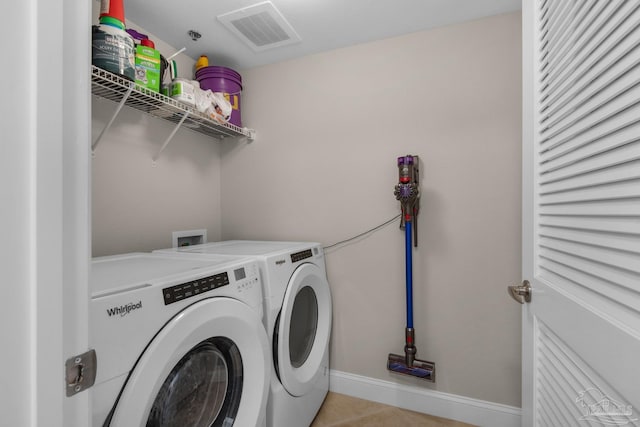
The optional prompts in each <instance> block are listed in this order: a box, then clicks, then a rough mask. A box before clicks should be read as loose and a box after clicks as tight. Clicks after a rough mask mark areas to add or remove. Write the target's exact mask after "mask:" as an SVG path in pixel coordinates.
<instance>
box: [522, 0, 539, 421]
mask: <svg viewBox="0 0 640 427" xmlns="http://www.w3.org/2000/svg"><path fill="white" fill-rule="evenodd" d="M535 4H536V2H535V1H523V2H522V41H523V43H522V90H523V92H522V277H523V278H525V279H526V278H532V277H534V271H533V263H532V262H531V261H530V260H532V259H534V256H535V254H534V248H535V244H534V243H535V242H533V241H532V239H527V238H525V237H526V236H533V235H534V234H533V230H532V227H533V216H534V207H535V206H536V204H535V203H534V199H533V198H534V191H533V176H534V163H535V162H533V158H534V141H533V136H534V130H535V127H534V126H535V125H534V123H535V120H534V116H535V111H536V109H535V108H534V107H535V105H536V104H535V100H534V97H533V95H534V89H533V82H534V72H535V70H536V69H537V67H536V66H535V54H534V46H533V40H534V37H533V36H529V34H533V31H535V25H534V23H535V20H534V19H533V16H534V7H535ZM530 318H531V313H530V310H529V305H528V304H525V305H524V306H523V308H522V324H523V325H527V324H529V323H530V320H529V319H530ZM530 332H532V331H531V329H530V328H524V327H523V328H522V334H523V336H522V367H523V371H522V427H533V425H532V422H531V420H533V414H532V410H533V407H534V399H535V396H534V392H535V390H534V384H535V382H534V378H533V371H528V370H526V369H525V367H526V366H533V356H534V337H533V334H532V333H530Z"/></svg>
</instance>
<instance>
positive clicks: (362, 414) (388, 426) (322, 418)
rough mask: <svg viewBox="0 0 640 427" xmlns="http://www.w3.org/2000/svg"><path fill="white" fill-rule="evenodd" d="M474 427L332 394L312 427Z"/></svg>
mask: <svg viewBox="0 0 640 427" xmlns="http://www.w3.org/2000/svg"><path fill="white" fill-rule="evenodd" d="M400 426H401V427H473V426H472V425H471V424H466V423H462V422H459V421H453V420H448V419H446V418H439V417H433V416H430V415H425V414H420V413H418V412H413V411H407V410H404V409H400V408H396V407H394V406H389V405H384V404H382V403H376V402H371V401H368V400H362V399H357V398H355V397H351V396H345V395H344V394H337V393H332V392H329V394H328V395H327V398H326V399H325V401H324V404H323V405H322V408H320V412H318V415H317V416H316V418H315V420H313V423H312V424H311V427H400Z"/></svg>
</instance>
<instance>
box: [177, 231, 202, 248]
mask: <svg viewBox="0 0 640 427" xmlns="http://www.w3.org/2000/svg"><path fill="white" fill-rule="evenodd" d="M171 235H172V239H171V240H172V242H173V243H172V247H174V248H179V247H182V246H193V245H201V244H203V243H207V230H206V229H204V228H203V229H200V230H185V231H174V232H173V233H171Z"/></svg>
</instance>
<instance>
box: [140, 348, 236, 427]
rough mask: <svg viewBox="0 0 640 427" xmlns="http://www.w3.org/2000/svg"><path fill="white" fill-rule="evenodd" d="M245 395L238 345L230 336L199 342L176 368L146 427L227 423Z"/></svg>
mask: <svg viewBox="0 0 640 427" xmlns="http://www.w3.org/2000/svg"><path fill="white" fill-rule="evenodd" d="M241 395H242V359H241V358H240V353H239V351H238V347H237V346H236V345H235V344H234V343H233V342H232V341H230V340H229V339H227V338H222V337H216V338H212V339H209V340H206V341H203V342H201V343H199V344H198V345H196V346H195V347H194V348H193V349H191V351H189V352H188V353H187V354H186V355H185V356H184V357H183V358H182V359H180V361H179V362H178V364H177V365H176V366H175V367H174V368H173V370H172V371H171V373H170V374H169V376H168V377H167V379H166V380H165V381H164V383H163V385H162V387H161V388H160V391H159V392H158V395H157V397H156V400H155V402H154V403H153V406H152V407H151V412H150V413H149V419H148V420H147V424H146V426H147V427H182V426H193V427H211V426H223V425H225V424H223V422H225V421H226V422H229V421H233V420H235V418H236V414H237V412H238V406H239V404H240V396H241ZM226 425H228V424H226Z"/></svg>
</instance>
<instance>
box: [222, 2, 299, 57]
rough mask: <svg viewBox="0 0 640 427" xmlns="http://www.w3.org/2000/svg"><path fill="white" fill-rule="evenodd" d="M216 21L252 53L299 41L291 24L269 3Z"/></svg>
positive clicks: (226, 14) (239, 10)
mask: <svg viewBox="0 0 640 427" xmlns="http://www.w3.org/2000/svg"><path fill="white" fill-rule="evenodd" d="M218 20H219V21H220V22H222V23H223V24H224V25H225V26H226V27H227V28H228V29H229V30H230V31H231V32H232V33H234V34H235V35H237V36H238V37H240V39H242V41H244V42H245V43H246V44H247V45H249V47H251V48H252V49H253V50H254V51H263V50H267V49H273V48H276V47H281V46H286V45H289V44H293V43H297V42H299V41H300V36H299V35H298V34H297V33H296V32H295V30H294V29H293V27H292V26H291V24H289V23H288V22H287V20H286V19H284V16H282V14H281V13H280V11H278V9H276V7H275V6H274V5H273V4H272V3H271V2H270V1H265V2H262V3H258V4H255V5H253V6H247V7H243V8H242V9H238V10H234V11H233V12H229V13H225V14H223V15H220V16H218Z"/></svg>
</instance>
